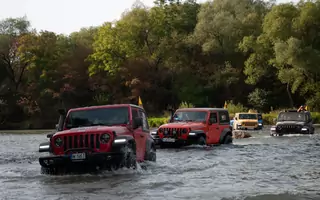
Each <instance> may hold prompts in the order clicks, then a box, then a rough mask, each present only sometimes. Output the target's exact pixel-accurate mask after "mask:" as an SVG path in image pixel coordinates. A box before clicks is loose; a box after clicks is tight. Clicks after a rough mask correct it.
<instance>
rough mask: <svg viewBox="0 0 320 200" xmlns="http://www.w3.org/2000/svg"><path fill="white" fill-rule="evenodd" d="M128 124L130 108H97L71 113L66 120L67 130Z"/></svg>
mask: <svg viewBox="0 0 320 200" xmlns="http://www.w3.org/2000/svg"><path fill="white" fill-rule="evenodd" d="M128 122H129V110H128V107H117V108H96V109H88V110H78V111H72V112H70V113H69V116H68V117H67V119H66V128H75V127H83V126H95V125H105V126H111V125H120V124H127V123H128Z"/></svg>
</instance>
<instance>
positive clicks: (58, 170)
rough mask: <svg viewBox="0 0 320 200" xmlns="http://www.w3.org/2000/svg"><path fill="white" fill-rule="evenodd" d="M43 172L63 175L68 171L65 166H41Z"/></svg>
mask: <svg viewBox="0 0 320 200" xmlns="http://www.w3.org/2000/svg"><path fill="white" fill-rule="evenodd" d="M40 173H41V174H47V175H63V174H65V173H66V170H65V169H64V168H51V167H42V166H41V172H40Z"/></svg>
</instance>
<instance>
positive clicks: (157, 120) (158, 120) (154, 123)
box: [148, 117, 169, 128]
mask: <svg viewBox="0 0 320 200" xmlns="http://www.w3.org/2000/svg"><path fill="white" fill-rule="evenodd" d="M168 120H169V117H151V118H148V122H149V126H150V127H151V128H155V127H159V126H161V125H162V124H166V123H168Z"/></svg>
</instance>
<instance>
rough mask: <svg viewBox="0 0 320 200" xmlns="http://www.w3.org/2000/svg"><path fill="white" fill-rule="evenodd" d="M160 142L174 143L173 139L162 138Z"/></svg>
mask: <svg viewBox="0 0 320 200" xmlns="http://www.w3.org/2000/svg"><path fill="white" fill-rule="evenodd" d="M162 141H163V142H175V141H176V139H174V138H163V139H162Z"/></svg>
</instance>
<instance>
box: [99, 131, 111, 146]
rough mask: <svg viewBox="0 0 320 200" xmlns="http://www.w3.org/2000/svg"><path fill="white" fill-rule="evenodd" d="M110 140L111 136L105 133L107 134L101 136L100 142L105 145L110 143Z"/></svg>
mask: <svg viewBox="0 0 320 200" xmlns="http://www.w3.org/2000/svg"><path fill="white" fill-rule="evenodd" d="M109 140H110V135H109V134H107V133H105V134H102V135H100V141H101V143H103V144H105V143H108V142H109Z"/></svg>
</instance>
